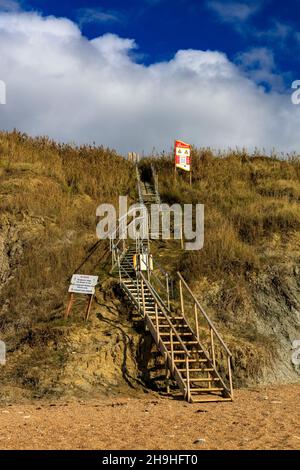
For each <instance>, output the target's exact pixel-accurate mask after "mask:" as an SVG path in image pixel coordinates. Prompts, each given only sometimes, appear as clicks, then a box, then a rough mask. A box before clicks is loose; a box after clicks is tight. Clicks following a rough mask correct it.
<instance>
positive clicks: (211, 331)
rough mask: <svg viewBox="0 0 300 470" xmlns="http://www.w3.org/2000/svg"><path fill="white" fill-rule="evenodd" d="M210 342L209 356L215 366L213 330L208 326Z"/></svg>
mask: <svg viewBox="0 0 300 470" xmlns="http://www.w3.org/2000/svg"><path fill="white" fill-rule="evenodd" d="M210 344H211V357H212V361H213V365H214V368H216V356H215V342H214V330H213V329H212V328H210Z"/></svg>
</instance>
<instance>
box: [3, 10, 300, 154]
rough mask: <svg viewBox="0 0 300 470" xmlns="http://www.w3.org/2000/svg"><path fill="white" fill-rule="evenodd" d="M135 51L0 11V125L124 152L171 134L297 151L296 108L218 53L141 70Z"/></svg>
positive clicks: (161, 144)
mask: <svg viewBox="0 0 300 470" xmlns="http://www.w3.org/2000/svg"><path fill="white" fill-rule="evenodd" d="M135 48H136V44H135V42H134V40H132V39H123V38H120V37H118V36H115V35H112V34H108V35H104V36H101V37H98V38H96V39H94V40H88V39H87V38H85V37H83V36H82V34H81V32H80V30H79V28H78V27H77V26H76V25H75V24H74V23H72V22H71V21H69V20H67V19H63V18H61V19H58V18H54V17H47V18H43V17H41V16H39V15H38V14H37V13H0V56H1V70H0V79H2V80H4V81H5V82H6V85H7V104H6V105H5V106H0V127H1V128H4V129H8V130H9V129H13V128H14V127H16V128H18V129H20V130H21V131H23V132H28V133H29V134H33V135H39V134H48V135H50V136H51V137H53V138H56V139H59V140H63V141H73V142H76V143H91V142H93V141H96V142H97V143H99V144H104V145H108V146H111V147H114V148H117V150H119V151H122V152H127V151H129V150H136V151H142V150H145V151H146V152H147V151H151V149H152V148H153V146H155V147H156V148H157V149H159V150H161V149H167V150H168V149H169V148H170V146H171V144H172V141H173V139H174V138H181V139H183V140H187V141H190V142H192V143H194V144H196V145H199V146H206V145H210V146H213V147H227V146H236V145H238V146H248V147H254V146H259V147H263V146H264V147H266V148H269V149H270V148H272V147H277V148H278V149H280V150H292V149H296V150H298V151H300V141H299V137H298V135H299V131H298V129H299V120H300V106H293V105H292V104H291V100H290V96H289V95H288V94H287V95H285V94H280V93H278V92H276V91H272V92H271V93H266V92H265V91H264V90H263V89H262V88H261V87H259V86H258V85H257V84H256V83H255V82H254V81H253V80H250V79H249V78H247V77H246V76H245V74H244V72H243V71H242V70H241V69H240V68H239V67H238V66H237V65H235V64H233V63H232V62H230V61H229V60H228V58H227V57H226V56H225V55H224V54H222V53H220V52H216V51H199V50H181V51H178V52H177V54H176V55H175V57H174V58H173V59H172V60H170V61H168V62H163V63H156V64H153V65H150V66H144V65H142V64H137V63H136V62H135V61H134V58H133V57H134V55H133V54H132V52H133V50H134V49H135ZM265 60H268V59H267V58H266V59H265ZM267 65H268V64H267ZM269 65H270V64H269ZM271 65H272V64H271Z"/></svg>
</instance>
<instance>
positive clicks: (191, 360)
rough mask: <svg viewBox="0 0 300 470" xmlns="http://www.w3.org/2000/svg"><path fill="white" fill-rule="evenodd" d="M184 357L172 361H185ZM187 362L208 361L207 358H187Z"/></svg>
mask: <svg viewBox="0 0 300 470" xmlns="http://www.w3.org/2000/svg"><path fill="white" fill-rule="evenodd" d="M185 361H186V360H185V359H174V362H176V363H180V362H185ZM188 362H200V363H202V362H208V359H188Z"/></svg>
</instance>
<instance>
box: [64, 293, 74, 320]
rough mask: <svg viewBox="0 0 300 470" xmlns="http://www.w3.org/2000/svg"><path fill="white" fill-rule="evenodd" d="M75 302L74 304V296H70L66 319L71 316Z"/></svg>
mask: <svg viewBox="0 0 300 470" xmlns="http://www.w3.org/2000/svg"><path fill="white" fill-rule="evenodd" d="M73 302H74V294H70V297H69V302H68V305H67V309H66V313H65V318H68V316H69V315H70V312H71V309H72V305H73Z"/></svg>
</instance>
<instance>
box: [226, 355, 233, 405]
mask: <svg viewBox="0 0 300 470" xmlns="http://www.w3.org/2000/svg"><path fill="white" fill-rule="evenodd" d="M227 362H228V378H229V385H230V395H231V398H232V400H233V384H232V375H231V360H230V356H229V355H228V356H227Z"/></svg>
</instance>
